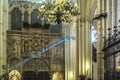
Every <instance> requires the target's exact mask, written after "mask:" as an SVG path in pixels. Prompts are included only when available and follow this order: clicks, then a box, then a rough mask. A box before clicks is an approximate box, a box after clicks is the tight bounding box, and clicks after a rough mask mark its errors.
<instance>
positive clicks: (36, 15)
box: [31, 9, 40, 24]
mask: <svg viewBox="0 0 120 80" xmlns="http://www.w3.org/2000/svg"><path fill="white" fill-rule="evenodd" d="M39 13H40V12H39V10H37V9H35V10H34V11H33V12H32V13H31V24H34V23H40V17H39Z"/></svg>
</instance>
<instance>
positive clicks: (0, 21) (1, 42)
mask: <svg viewBox="0 0 120 80" xmlns="http://www.w3.org/2000/svg"><path fill="white" fill-rule="evenodd" d="M7 29H8V0H0V74H1V75H2V74H3V72H2V71H4V70H3V69H2V66H6V51H7V50H6V42H7V39H6V38H7V37H6V32H7ZM6 67H7V66H6Z"/></svg>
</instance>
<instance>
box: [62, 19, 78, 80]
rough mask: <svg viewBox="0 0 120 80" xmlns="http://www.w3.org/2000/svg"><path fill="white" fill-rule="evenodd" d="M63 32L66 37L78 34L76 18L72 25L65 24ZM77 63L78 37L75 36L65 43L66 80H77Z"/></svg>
mask: <svg viewBox="0 0 120 80" xmlns="http://www.w3.org/2000/svg"><path fill="white" fill-rule="evenodd" d="M63 30H64V31H63ZM62 32H63V33H64V34H63V35H64V36H67V35H70V34H76V18H73V21H72V22H71V23H68V24H67V23H65V24H63V29H62ZM76 61H77V53H76V36H74V37H73V38H71V39H69V40H67V41H65V80H76V78H77V76H76V75H77V74H76V72H77V66H76V65H77V62H76Z"/></svg>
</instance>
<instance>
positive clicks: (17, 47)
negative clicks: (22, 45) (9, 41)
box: [13, 41, 19, 55]
mask: <svg viewBox="0 0 120 80" xmlns="http://www.w3.org/2000/svg"><path fill="white" fill-rule="evenodd" d="M13 46H14V47H13V54H15V55H16V54H17V53H18V52H19V44H18V42H17V41H15V42H14V44H13Z"/></svg>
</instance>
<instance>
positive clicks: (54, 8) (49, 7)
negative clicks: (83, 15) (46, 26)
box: [39, 0, 80, 24]
mask: <svg viewBox="0 0 120 80" xmlns="http://www.w3.org/2000/svg"><path fill="white" fill-rule="evenodd" d="M39 11H40V17H41V18H43V19H44V18H45V17H47V20H48V22H49V23H57V24H60V23H61V22H70V21H71V20H72V17H73V16H77V15H79V13H80V12H79V7H78V6H77V5H76V4H72V3H71V2H63V1H62V0H56V2H55V4H52V3H49V2H47V3H45V4H42V5H41V7H40V9H39Z"/></svg>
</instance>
